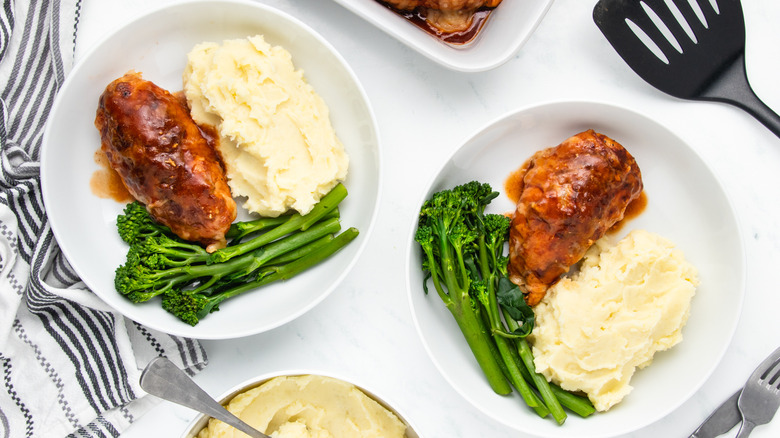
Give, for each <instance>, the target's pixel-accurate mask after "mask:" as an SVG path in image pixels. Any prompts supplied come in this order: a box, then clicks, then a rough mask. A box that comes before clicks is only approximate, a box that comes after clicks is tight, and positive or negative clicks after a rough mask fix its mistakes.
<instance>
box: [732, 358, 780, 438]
mask: <svg viewBox="0 0 780 438" xmlns="http://www.w3.org/2000/svg"><path fill="white" fill-rule="evenodd" d="M738 406H739V412H740V413H741V414H742V426H740V428H739V433H738V434H737V438H745V437H747V436H748V435H750V433H751V432H752V431H753V428H755V427H756V426H758V425H760V424H766V423H769V422H770V421H771V420H772V417H774V416H775V412H777V408H778V407H780V348H778V349H777V350H775V351H774V352H773V353H772V354H770V355H769V357H767V358H766V359H764V361H763V362H761V364H760V365H759V366H758V368H756V370H755V371H753V374H751V375H750V378H749V379H748V381H747V383H745V388H744V389H743V390H742V395H740V396H739V402H738Z"/></svg>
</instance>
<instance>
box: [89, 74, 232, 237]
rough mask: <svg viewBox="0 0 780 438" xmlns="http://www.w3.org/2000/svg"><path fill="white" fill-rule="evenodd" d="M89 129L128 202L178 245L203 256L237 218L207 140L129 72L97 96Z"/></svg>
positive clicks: (182, 111) (160, 92) (164, 96)
mask: <svg viewBox="0 0 780 438" xmlns="http://www.w3.org/2000/svg"><path fill="white" fill-rule="evenodd" d="M95 126H96V127H97V128H98V130H99V131H100V135H101V141H102V146H101V147H102V149H103V151H104V152H105V154H106V157H107V158H108V161H109V163H110V164H111V167H112V168H113V169H114V170H116V172H117V173H118V174H119V175H120V176H121V178H122V181H123V182H124V185H125V186H126V187H127V189H128V191H129V192H130V194H132V195H133V197H134V198H135V199H137V200H139V201H140V202H142V203H144V204H146V207H147V209H148V210H149V213H150V214H151V215H152V216H153V217H154V218H155V219H156V220H158V221H159V222H160V223H163V224H165V225H167V226H168V227H170V228H171V230H172V231H173V232H174V233H176V234H177V235H178V236H179V237H181V238H183V239H186V240H190V241H196V242H200V243H202V244H204V245H206V246H207V249H209V250H210V251H212V250H215V249H217V248H220V247H222V246H224V244H225V232H226V231H227V230H228V228H229V227H230V224H231V223H232V222H233V220H234V219H235V217H236V204H235V202H234V201H233V198H232V197H231V195H230V189H229V188H228V185H227V177H226V176H225V171H224V169H223V166H222V163H221V160H220V157H219V156H218V154H217V152H216V149H215V148H214V144H213V143H210V140H211V141H212V142H213V141H214V138H215V137H214V136H213V135H210V134H209V133H208V132H205V131H204V130H203V129H201V128H200V127H199V126H198V125H197V124H195V122H194V121H193V120H192V118H191V117H190V114H189V110H188V108H187V106H186V105H185V104H184V103H183V102H182V101H181V100H180V99H179V98H177V97H176V96H174V95H173V94H171V93H169V92H168V91H166V90H164V89H162V88H160V87H158V86H157V85H155V84H153V83H152V82H149V81H146V80H144V79H142V78H141V75H140V74H139V73H135V72H130V73H128V74H126V75H124V76H123V77H121V78H119V79H117V80H115V81H113V82H112V83H111V84H109V85H108V86H107V87H106V90H105V91H104V93H103V94H102V95H101V96H100V100H99V105H98V110H97V114H96V117H95Z"/></svg>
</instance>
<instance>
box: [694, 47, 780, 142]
mask: <svg viewBox="0 0 780 438" xmlns="http://www.w3.org/2000/svg"><path fill="white" fill-rule="evenodd" d="M701 98H702V100H712V101H717V102H724V103H729V104H731V105H735V106H737V107H739V108H742V109H743V110H745V111H747V112H748V113H749V114H750V115H752V116H753V117H755V118H756V120H758V121H759V122H761V123H762V124H763V125H764V126H766V127H767V128H769V130H770V131H772V132H773V133H774V134H775V135H776V136H777V137H778V138H780V115H778V114H777V113H776V112H774V111H773V110H772V109H771V108H769V107H768V106H767V105H766V104H765V103H764V102H762V101H761V99H759V98H758V96H757V95H756V93H755V92H754V91H753V89H752V88H751V87H750V83H749V82H748V77H747V70H746V68H745V55H744V53H742V54H740V55H739V56H738V57H737V58H736V59H735V60H734V62H732V63H731V65H730V66H729V67H728V68H727V69H726V70H725V71H724V72H723V73H722V74H721V75H720V76H719V78H718V79H717V80H715V81H714V82H713V83H712V84H711V85H710V86H709V87H708V88H707V89H706V90H705V91H704V92H703V93H702V94H701Z"/></svg>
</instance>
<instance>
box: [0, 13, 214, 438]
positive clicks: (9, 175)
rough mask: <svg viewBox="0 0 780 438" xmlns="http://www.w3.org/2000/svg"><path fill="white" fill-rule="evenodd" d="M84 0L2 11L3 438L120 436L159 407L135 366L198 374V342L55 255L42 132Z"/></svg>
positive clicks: (0, 251)
mask: <svg viewBox="0 0 780 438" xmlns="http://www.w3.org/2000/svg"><path fill="white" fill-rule="evenodd" d="M80 7H81V0H33V1H30V0H19V1H14V0H3V3H2V10H0V93H2V94H0V120H1V121H2V123H0V146H1V147H2V153H1V154H0V164H1V166H0V381H1V382H2V383H0V386H2V388H1V389H0V438H3V437H65V436H72V437H107V436H114V437H115V436H118V435H119V434H120V433H121V432H122V431H123V430H125V429H126V428H127V427H128V425H129V424H130V423H132V421H133V419H135V418H137V417H138V416H140V415H142V414H143V413H144V412H146V411H147V410H148V409H149V408H151V407H152V406H153V405H154V404H155V403H157V400H156V399H154V398H153V397H151V396H145V394H144V392H143V391H142V390H141V389H140V387H139V385H138V378H139V376H140V370H141V369H142V368H143V367H144V366H145V365H146V363H148V361H149V360H151V359H152V358H153V357H155V356H159V355H164V356H167V357H168V358H170V359H171V360H172V361H174V362H175V363H176V364H177V365H179V366H180V367H182V368H184V369H185V370H187V371H188V372H190V373H191V374H194V373H195V372H197V371H198V370H200V369H202V368H203V367H204V366H205V365H206V362H207V361H206V355H205V352H204V350H203V348H202V347H201V345H200V344H199V343H198V342H197V341H194V340H191V339H185V338H179V337H174V336H169V335H166V334H164V333H160V332H157V331H154V330H151V329H149V328H146V327H144V326H141V325H140V324H137V323H135V322H133V321H130V320H128V319H125V318H124V317H123V316H122V315H120V314H118V313H117V312H116V311H114V310H112V309H111V308H109V307H108V306H107V305H106V304H105V303H103V302H102V301H101V300H100V299H99V298H97V296H96V295H94V294H93V293H92V292H91V291H89V290H88V289H87V288H86V287H85V286H84V284H83V283H82V282H81V281H80V280H79V278H78V276H77V275H76V273H75V272H74V271H73V269H72V268H71V266H70V264H69V263H68V261H67V260H66V259H65V258H64V256H63V255H62V254H61V252H60V251H59V249H58V247H57V242H56V241H55V240H54V237H53V235H52V231H51V228H50V226H49V223H48V220H47V218H46V212H45V210H44V205H43V201H42V198H41V190H40V189H41V186H40V166H39V159H40V150H41V141H42V136H43V131H44V125H45V123H46V118H47V116H48V113H49V110H50V109H51V106H52V102H53V100H54V97H55V95H56V93H57V90H58V89H59V87H60V86H61V85H62V82H63V80H64V79H65V77H66V76H67V74H68V72H69V70H70V68H71V65H72V62H73V54H74V48H75V44H76V31H77V28H78V20H79V9H80Z"/></svg>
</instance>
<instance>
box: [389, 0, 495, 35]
mask: <svg viewBox="0 0 780 438" xmlns="http://www.w3.org/2000/svg"><path fill="white" fill-rule="evenodd" d="M379 3H381V4H383V5H384V6H385V7H386V8H388V9H390V10H391V11H393V12H395V13H396V14H398V15H400V16H402V17H404V18H405V19H406V20H408V21H409V22H410V23H412V24H414V25H415V26H417V27H418V28H420V29H422V30H424V31H425V32H427V33H428V34H430V35H433V36H434V37H436V38H438V39H440V40H441V41H443V42H445V43H447V44H452V45H455V46H462V45H464V44H467V43H470V42H471V41H473V40H474V38H476V36H477V34H479V31H480V30H482V27H483V26H484V25H485V22H486V21H487V19H488V17H489V16H490V13H491V12H492V11H493V9H494V8H480V9H478V10H476V11H475V12H474V18H473V19H472V20H471V26H470V27H469V28H468V29H466V30H464V31H460V32H443V31H442V30H441V29H438V28H437V27H435V26H432V25H431V24H430V23H428V21H427V20H426V19H425V16H424V15H423V14H422V13H421V12H419V11H418V10H416V9H415V10H413V11H399V10H398V9H395V8H393V7H392V6H390V5H388V4H387V3H385V2H383V1H381V0H379Z"/></svg>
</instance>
